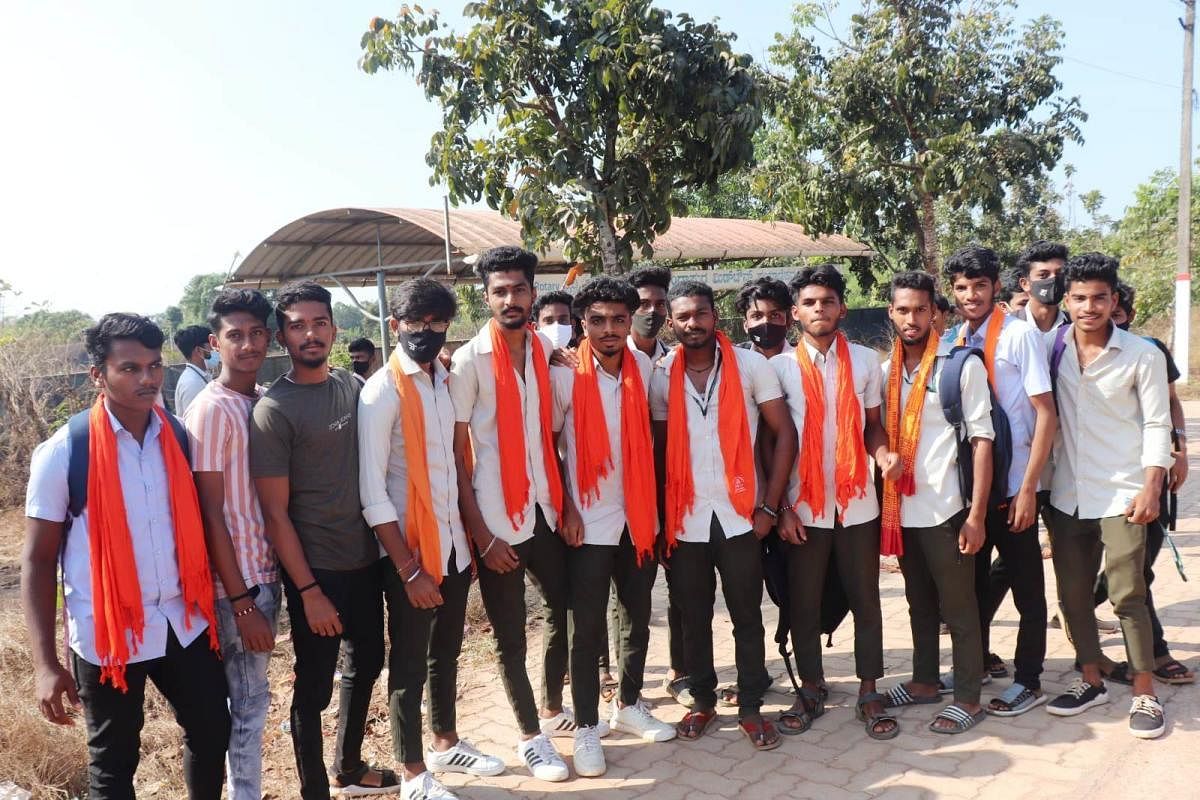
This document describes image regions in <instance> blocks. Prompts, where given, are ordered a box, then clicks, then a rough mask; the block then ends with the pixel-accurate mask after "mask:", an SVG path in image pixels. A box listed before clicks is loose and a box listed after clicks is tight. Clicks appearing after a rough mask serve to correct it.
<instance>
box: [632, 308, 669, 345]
mask: <svg viewBox="0 0 1200 800" xmlns="http://www.w3.org/2000/svg"><path fill="white" fill-rule="evenodd" d="M666 321H667V315H666V314H655V313H654V312H652V311H651V312H649V313H645V312H642V311H638V312H637V313H636V314H634V315H633V332H634V333H636V334H637V335H638V336H641V337H642V338H643V339H653V338H654V337H655V336H658V332H659V331H661V330H662V326H663V325H664V324H665V323H666Z"/></svg>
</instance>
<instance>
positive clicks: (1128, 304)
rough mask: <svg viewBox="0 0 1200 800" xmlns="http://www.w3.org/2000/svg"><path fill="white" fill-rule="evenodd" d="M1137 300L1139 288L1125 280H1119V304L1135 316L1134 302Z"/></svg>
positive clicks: (1127, 312)
mask: <svg viewBox="0 0 1200 800" xmlns="http://www.w3.org/2000/svg"><path fill="white" fill-rule="evenodd" d="M1135 300H1137V289H1134V288H1133V287H1132V286H1130V285H1129V284H1128V283H1126V282H1125V281H1121V280H1119V281H1117V305H1118V306H1120V307H1121V309H1122V310H1124V311H1125V313H1126V314H1128V315H1130V316H1133V303H1134V301H1135Z"/></svg>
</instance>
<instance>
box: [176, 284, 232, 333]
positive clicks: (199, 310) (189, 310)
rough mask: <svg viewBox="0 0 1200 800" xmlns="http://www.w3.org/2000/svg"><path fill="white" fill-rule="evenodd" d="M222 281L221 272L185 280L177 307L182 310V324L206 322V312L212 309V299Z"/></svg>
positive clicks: (202, 323)
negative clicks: (185, 283)
mask: <svg viewBox="0 0 1200 800" xmlns="http://www.w3.org/2000/svg"><path fill="white" fill-rule="evenodd" d="M223 283H225V273H223V272H210V273H208V274H205V275H193V276H192V278H191V280H189V281H188V282H187V286H185V287H184V288H183V297H181V298H180V299H179V309H180V311H182V312H183V320H182V324H183V325H204V324H206V323H207V321H208V312H209V311H211V310H212V301H213V299H214V298H215V297H216V296H217V291H218V290H219V289H220V287H221V285H222V284H223ZM176 327H178V326H176Z"/></svg>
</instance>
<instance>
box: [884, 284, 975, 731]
mask: <svg viewBox="0 0 1200 800" xmlns="http://www.w3.org/2000/svg"><path fill="white" fill-rule="evenodd" d="M934 294H935V289H934V283H933V277H932V276H931V275H929V274H928V273H925V272H902V273H900V274H898V275H896V276H895V277H893V278H892V285H891V302H890V303H889V304H888V316H889V317H890V318H891V320H892V324H893V325H894V326H895V328H896V341H895V343H894V345H893V346H892V356H891V358H890V359H889V361H888V362H887V363H886V364H884V366H883V378H884V395H883V402H884V415H885V416H884V419H885V424H884V429H885V430H886V431H887V434H888V443H889V449H890V450H892V451H893V452H896V453H899V455H900V462H901V474H900V477H899V478H898V479H896V480H886V481H884V485H883V508H882V513H881V517H880V527H881V531H880V533H881V544H880V551H881V552H882V553H883V554H884V555H897V556H899V557H900V571H901V572H902V573H903V574H904V594H905V596H906V597H907V598H908V612H909V617H910V618H911V624H912V637H913V677H912V680H910V681H908V682H907V683H904V684H901V685H899V686H895V687H893V688H892V689H891V690H890V691H888V692H887V695H886V701H885V705H886V706H888V707H897V706H906V705H923V704H931V703H937V702H938V698H939V694H940V691H941V690H942V686H941V682H940V681H939V680H938V621H939V612H940V618H941V619H943V620H945V622H946V624H947V625H948V626H949V627H950V637H951V642H952V648H953V659H954V675H953V692H954V702H953V703H952V704H951V705H948V706H946V707H945V708H943V709H942V710H941V711H940V712H939V713H938V715H937V716H936V717H935V718H934V720H933V721H932V722H931V723H930V725H929V728H930V730H932V731H933V732H935V733H945V734H957V733H963V732H965V731H967V730H970V729H971V728H973V727H974V726H975V725H976V724H978V723H979V722H980V721H981V720H983V719H984V717H986V716H987V712H986V711H985V710H984V709H983V706H981V705H980V704H979V690H980V681H981V678H982V676H983V657H982V655H981V651H980V640H979V611H978V609H977V608H976V604H975V563H974V562H975V553H976V552H978V551H979V548H980V546H982V544H983V541H984V521H985V517H986V511H987V497H988V492H989V491H990V490H991V483H992V438H993V436H994V433H993V430H992V420H991V401H990V400H989V398H988V389H987V372H986V371H985V369H984V366H983V364H982V363H980V361H979V359H977V358H969V359H967V361H966V362H965V363H964V364H963V368H962V374H961V378H960V382H959V390H960V393H961V397H962V413H963V420H964V423H965V427H966V435H967V438H968V439H969V441H970V447H971V451H972V465H971V469H972V473H973V476H974V478H973V488H972V494H971V497H969V498H964V497H963V487H962V485H961V484H960V480H959V466H958V458H959V452H960V450H959V442H958V437H957V433H956V432H955V429H954V428H953V426H951V425H950V423H949V422H947V421H946V414H945V410H944V408H943V406H942V401H941V396H940V392H939V390H940V385H941V380H942V373H943V367H944V366H945V363H946V357H947V356H948V355H949V353H950V349H951V345H950V343H948V342H946V341H945V340H940V341H939V339H938V338H937V337H936V336H934V335H933V333H932V319H933V313H932V309H933V302H934ZM968 502H969V505H968Z"/></svg>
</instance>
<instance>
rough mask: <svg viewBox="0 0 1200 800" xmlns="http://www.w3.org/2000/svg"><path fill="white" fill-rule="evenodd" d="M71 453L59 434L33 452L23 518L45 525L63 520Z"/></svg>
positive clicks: (66, 501) (65, 511)
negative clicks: (44, 523)
mask: <svg viewBox="0 0 1200 800" xmlns="http://www.w3.org/2000/svg"><path fill="white" fill-rule="evenodd" d="M70 451H71V447H70V443H69V442H68V440H67V437H66V436H65V435H62V434H59V435H56V436H53V437H51V438H50V439H48V440H46V441H44V442H42V443H41V444H39V445H38V446H37V448H36V449H35V450H34V451H33V458H32V459H31V460H30V462H29V484H28V485H27V486H26V487H25V516H27V517H32V518H34V519H44V520H46V521H47V522H64V521H65V520H66V518H67V505H68V503H69V501H70V498H69V497H68V490H67V471H68V467H67V465H68V462H69V461H70Z"/></svg>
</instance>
